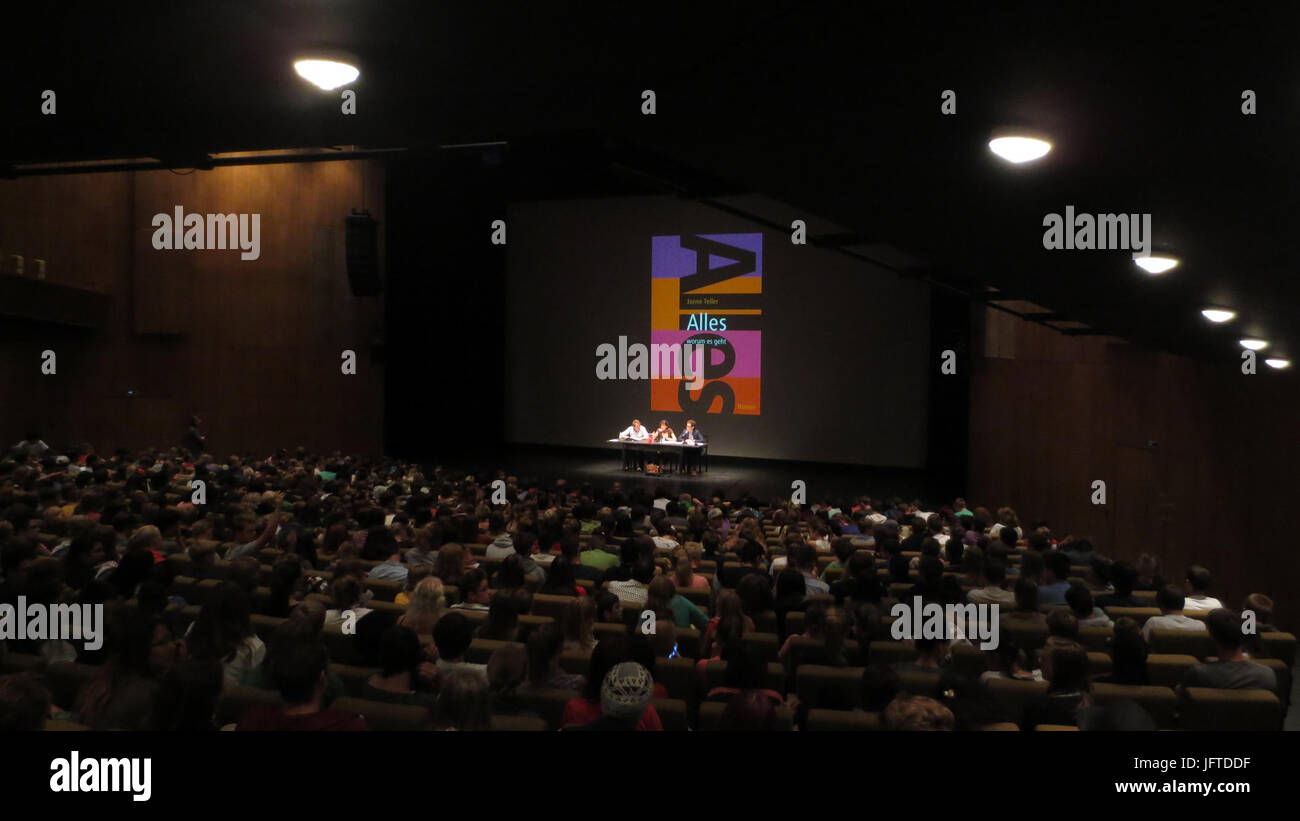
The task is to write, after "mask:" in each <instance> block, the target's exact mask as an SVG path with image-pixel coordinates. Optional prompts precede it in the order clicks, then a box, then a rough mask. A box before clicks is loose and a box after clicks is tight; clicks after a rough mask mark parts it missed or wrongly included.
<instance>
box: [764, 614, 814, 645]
mask: <svg viewBox="0 0 1300 821" xmlns="http://www.w3.org/2000/svg"><path fill="white" fill-rule="evenodd" d="M804 615H805V614H804V611H802V610H791V611H789V612H788V613H786V614H785V634H784V635H782V634H781V631H780V630H779V629H778V627H777V618H776V613H775V612H774V611H772V610H769V611H767V612H766V613H763V614H761V615H759V617H758V619H757V620H755V622H754V629H755V630H756V631H758V632H760V633H772V634H774V635H776V636H779V637H780V638H781V640H782V641H785V640H786V639H787V638H788V637H790V636H792V635H798V634H800V633H802V632H803V628H804Z"/></svg>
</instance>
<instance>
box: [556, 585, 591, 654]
mask: <svg viewBox="0 0 1300 821" xmlns="http://www.w3.org/2000/svg"><path fill="white" fill-rule="evenodd" d="M560 625H561V628H562V629H563V631H564V649H565V650H578V651H581V652H583V653H587V652H590V651H591V649H592V648H594V647H595V646H596V632H595V625H596V600H595V599H594V598H592V597H591V596H578V597H577V598H574V599H572V600H570V601H569V602H568V604H566V605H565V606H564V612H563V613H562V614H561V616H560Z"/></svg>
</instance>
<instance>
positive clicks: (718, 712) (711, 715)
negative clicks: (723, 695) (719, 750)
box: [655, 701, 794, 732]
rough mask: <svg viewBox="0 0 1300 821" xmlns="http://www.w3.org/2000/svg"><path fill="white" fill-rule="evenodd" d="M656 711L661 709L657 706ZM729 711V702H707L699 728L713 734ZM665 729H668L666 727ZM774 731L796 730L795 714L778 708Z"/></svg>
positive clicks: (784, 708)
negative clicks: (723, 715) (724, 714)
mask: <svg viewBox="0 0 1300 821" xmlns="http://www.w3.org/2000/svg"><path fill="white" fill-rule="evenodd" d="M656 704H658V702H656ZM655 709H656V710H657V709H659V708H658V707H657V706H656V707H655ZM726 709H727V702H724V701H706V702H705V703H703V704H701V705H700V719H699V721H698V722H697V727H698V729H700V730H701V731H704V732H711V731H715V730H717V729H718V726H719V725H720V724H721V723H722V713H723V712H724V711H725V710H726ZM664 729H665V730H666V729H668V728H667V727H666V726H665V727H664ZM772 729H773V730H774V731H776V732H790V731H791V730H793V729H794V713H793V712H791V711H790V708H789V707H785V706H781V707H777V708H776V710H775V714H774V716H773V725H772Z"/></svg>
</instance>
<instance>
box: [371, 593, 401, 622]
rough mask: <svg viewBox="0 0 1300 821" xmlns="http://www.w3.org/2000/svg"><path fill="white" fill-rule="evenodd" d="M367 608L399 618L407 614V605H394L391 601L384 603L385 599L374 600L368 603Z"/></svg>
mask: <svg viewBox="0 0 1300 821" xmlns="http://www.w3.org/2000/svg"><path fill="white" fill-rule="evenodd" d="M366 607H369V608H370V609H371V610H378V611H380V612H383V613H391V614H393V615H394V616H397V617H399V618H400V617H401V616H403V615H405V613H406V606H405V605H401V604H394V603H393V602H391V601H384V600H383V599H379V598H374V599H371V600H370V601H368V602H366Z"/></svg>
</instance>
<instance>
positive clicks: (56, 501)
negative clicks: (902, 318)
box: [0, 448, 1295, 730]
mask: <svg viewBox="0 0 1300 821" xmlns="http://www.w3.org/2000/svg"><path fill="white" fill-rule="evenodd" d="M496 480H500V484H496V483H495V482H496ZM502 490H504V501H502V499H501V491H502ZM494 496H495V497H496V502H497V503H494ZM0 515H2V521H0V573H2V574H3V580H2V581H0V603H10V604H13V603H16V602H17V601H18V600H19V597H23V598H24V600H25V601H27V602H28V603H33V602H35V603H39V604H45V605H55V604H65V603H76V604H98V605H103V606H104V612H105V614H106V617H105V618H106V624H105V634H106V635H105V640H104V642H103V645H102V647H99V648H97V649H87V647H86V646H84V643H78V642H75V641H61V640H52V639H46V640H25V641H24V640H16V639H15V640H8V641H6V642H4V643H3V646H0V674H2V675H0V729H40V728H42V727H47V726H50V723H51V722H61V723H63V724H68V725H81V726H85V727H89V728H92V729H161V730H169V729H170V730H213V729H218V728H221V727H223V726H224V727H229V728H233V729H237V730H361V729H367V728H371V729H374V728H377V727H378V725H379V724H383V723H384V722H385V721H387V720H388V719H381V718H378V717H379V716H381V715H382V716H390V713H391V714H392V715H398V716H408V717H414V718H413V719H412V720H413V721H416V723H417V724H418V726H419V727H420V728H426V727H427V728H438V729H454V730H485V729H509V728H514V729H542V728H545V727H551V728H555V727H559V728H563V729H573V730H579V729H582V730H597V729H609V730H661V729H675V728H685V727H688V726H689V727H693V728H696V729H735V730H740V729H753V730H765V729H804V730H811V729H818V728H822V727H856V728H859V729H867V728H876V727H877V726H878V727H879V728H882V729H896V730H913V729H916V730H920V729H925V730H951V729H985V728H994V727H997V728H1015V727H1019V728H1021V729H1033V728H1035V727H1039V726H1063V727H1069V728H1078V729H1121V728H1123V729H1156V728H1157V727H1166V726H1170V722H1171V721H1173V722H1174V723H1173V725H1172V726H1174V727H1176V726H1178V724H1177V723H1176V717H1175V712H1177V713H1179V714H1181V713H1182V711H1183V709H1184V707H1186V706H1187V705H1188V704H1190V705H1191V706H1192V707H1194V706H1195V704H1196V701H1195V699H1196V697H1197V694H1198V693H1200V692H1201V690H1203V689H1209V690H1213V691H1216V692H1218V691H1229V690H1254V691H1261V692H1262V693H1266V694H1268V695H1267V696H1264V698H1266V699H1271V698H1276V699H1277V700H1278V704H1277V706H1276V710H1275V712H1276V716H1277V719H1278V725H1279V726H1280V720H1281V718H1280V717H1281V715H1283V714H1284V711H1285V709H1286V703H1285V701H1286V699H1287V697H1288V696H1289V675H1290V673H1289V671H1290V667H1291V664H1292V663H1293V659H1294V653H1295V639H1294V637H1293V636H1290V635H1289V634H1286V633H1282V632H1280V631H1278V630H1277V628H1276V627H1275V626H1274V625H1273V623H1272V621H1273V613H1272V611H1273V602H1272V600H1271V599H1270V598H1269V597H1268V596H1266V595H1264V594H1262V593H1256V594H1253V595H1251V596H1249V597H1248V598H1246V600H1245V601H1244V602H1242V603H1241V608H1240V609H1238V610H1233V609H1229V608H1228V607H1227V605H1226V604H1225V602H1223V601H1222V600H1221V599H1220V598H1219V597H1216V596H1215V595H1214V594H1215V592H1216V590H1215V586H1214V580H1213V577H1212V575H1211V573H1210V571H1209V570H1207V569H1206V568H1204V567H1201V566H1193V567H1190V568H1188V569H1187V571H1186V574H1185V577H1184V580H1183V582H1182V583H1175V581H1174V580H1173V579H1166V578H1164V576H1163V575H1162V570H1161V568H1160V563H1159V562H1158V561H1157V560H1156V559H1155V558H1154V557H1152V556H1150V555H1142V556H1140V557H1138V558H1137V560H1136V561H1133V562H1128V561H1112V560H1111V559H1109V558H1107V557H1105V556H1103V555H1101V552H1100V551H1099V550H1097V549H1096V548H1095V547H1094V545H1093V544H1092V543H1091V541H1090V540H1089V539H1087V538H1085V537H1082V536H1066V537H1064V538H1061V539H1059V540H1058V539H1057V538H1055V536H1054V535H1053V534H1052V532H1051V531H1050V529H1049V528H1048V527H1047V526H1046V525H1045V524H1044V523H1034V524H1032V525H1030V526H1029V527H1022V526H1021V524H1020V522H1019V520H1018V518H1017V516H1016V514H1015V512H1014V511H1013V510H1011V509H1010V508H1002V509H1000V510H998V511H997V513H996V515H994V514H991V513H990V512H989V511H988V510H986V509H984V508H975V509H970V508H968V507H967V505H966V503H965V501H964V500H962V499H957V500H955V501H954V502H953V503H952V504H951V505H950V506H946V507H944V508H942V509H940V510H937V511H934V512H927V511H926V509H925V508H924V507H923V506H922V504H921V503H920V502H919V501H912V502H906V501H904V500H901V499H889V500H883V501H882V500H877V499H871V498H867V497H859V498H856V499H851V500H850V499H842V500H827V501H825V502H824V503H821V504H816V505H812V506H807V507H805V506H798V505H793V504H791V503H790V502H789V501H786V500H775V501H772V502H770V503H768V504H766V505H764V504H760V502H759V501H758V500H757V499H754V498H752V497H749V496H745V495H742V496H741V497H740V498H733V499H727V498H724V497H723V495H722V494H721V493H718V494H716V495H713V496H711V498H709V499H707V500H702V499H699V498H695V497H694V496H692V495H690V494H681V495H679V496H676V497H668V496H667V495H666V494H661V493H656V492H655V490H654V488H652V487H649V486H644V487H632V488H627V489H625V488H623V487H622V486H621V485H620V484H618V483H614V485H613V486H612V487H610V488H600V489H598V488H595V487H592V486H590V485H582V486H578V487H570V486H569V485H568V484H567V483H565V482H564V481H563V480H559V481H556V482H555V483H554V484H551V485H550V486H547V487H541V486H535V485H532V484H531V483H521V482H519V481H518V480H517V479H515V478H514V477H510V476H507V475H505V474H504V473H501V474H498V475H496V476H491V477H475V476H464V475H452V474H449V473H447V472H445V471H443V470H442V469H441V468H424V467H422V466H418V465H413V464H406V463H399V462H394V461H391V460H365V459H356V458H346V457H343V456H340V455H337V454H335V455H332V456H328V457H321V456H316V455H313V454H308V453H305V452H303V451H301V450H299V451H296V452H288V451H281V452H279V453H277V454H276V455H274V456H272V457H270V458H268V459H264V460H260V461H245V460H243V459H241V458H239V457H235V456H232V457H230V458H229V459H228V460H226V462H225V463H224V464H217V463H215V461H214V460H213V459H211V457H208V456H204V457H202V458H199V459H197V460H195V463H194V464H191V462H190V461H189V459H188V457H184V456H182V455H180V454H179V453H177V452H152V451H151V452H146V453H140V454H130V453H126V452H122V451H119V452H118V453H116V454H115V455H113V456H111V457H103V456H100V455H97V454H95V453H93V451H92V450H91V449H89V448H82V449H79V450H69V451H66V452H63V453H56V452H54V451H51V450H48V449H46V450H43V451H37V452H16V453H13V454H11V455H10V456H9V457H8V458H6V459H4V460H3V461H0ZM916 598H919V599H920V600H921V601H922V602H923V603H925V604H930V603H935V604H939V605H995V606H996V607H997V608H998V612H999V614H1000V615H999V616H998V618H999V619H1000V628H1001V630H1000V642H999V643H998V646H997V647H996V648H992V649H988V650H985V651H982V652H981V651H980V650H979V649H978V647H977V645H978V641H976V642H975V643H972V642H971V641H967V640H965V639H963V638H960V637H953V636H948V637H944V638H931V637H917V638H915V639H913V640H910V641H894V640H891V635H890V633H891V631H890V624H891V615H890V611H891V608H892V605H893V604H894V603H895V602H899V601H901V602H904V603H909V604H910V603H911V602H913V601H914V600H915V599H916ZM1157 608H1158V611H1157ZM1243 614H1245V616H1246V618H1244V619H1243ZM1243 624H1250V625H1251V626H1250V627H1249V628H1248V629H1244V630H1243ZM1180 635H1185V636H1187V637H1188V640H1190V641H1197V642H1202V643H1201V644H1196V645H1195V648H1197V649H1196V650H1195V652H1193V653H1192V655H1191V656H1189V655H1187V654H1185V653H1169V652H1166V651H1165V650H1164V649H1163V648H1162V645H1161V642H1177V641H1178V640H1179V636H1180ZM1170 646H1173V645H1170ZM1179 646H1181V645H1179ZM1188 646H1189V647H1190V646H1192V645H1188ZM1157 651H1159V652H1157ZM1170 670H1174V671H1175V673H1170ZM69 671H72V672H69ZM846 676H847V678H846ZM1171 676H1173V678H1171ZM846 682H847V684H846ZM1125 688H1128V689H1125ZM1153 689H1155V690H1167V691H1169V692H1168V693H1165V694H1161V693H1152V692H1151V691H1152V690H1153ZM1166 694H1167V695H1168V697H1169V699H1174V698H1177V699H1179V701H1178V706H1177V707H1176V708H1172V707H1171V708H1170V711H1169V715H1167V716H1166V715H1165V714H1164V713H1163V712H1161V710H1162V708H1161V707H1160V706H1159V705H1160V704H1163V703H1164V702H1161V701H1160V700H1159V698H1157V696H1160V697H1161V698H1163V696H1164V695H1166ZM1148 697H1149V698H1150V699H1155V701H1150V700H1147V701H1144V699H1147V698H1148ZM1183 699H1190V701H1183ZM232 705H233V707H232ZM1153 705H1155V706H1153ZM381 706H382V707H384V708H385V709H386V710H387V712H384V711H383V710H381V709H380V707H381ZM1265 707H1267V708H1268V709H1273V706H1272V702H1269V704H1267V705H1265ZM232 709H233V710H234V712H232ZM1268 715H1269V716H1272V715H1274V713H1268ZM390 718H391V716H390ZM393 720H396V719H393ZM1268 720H1269V721H1272V718H1269V719H1268Z"/></svg>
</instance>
